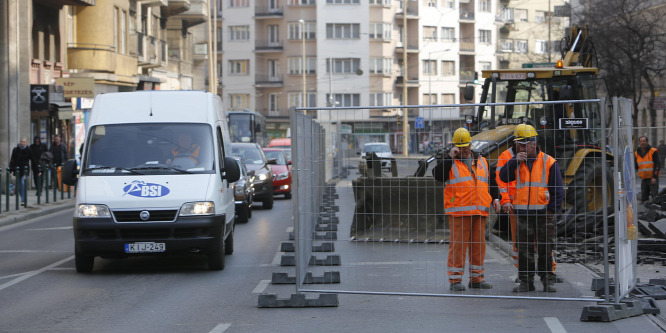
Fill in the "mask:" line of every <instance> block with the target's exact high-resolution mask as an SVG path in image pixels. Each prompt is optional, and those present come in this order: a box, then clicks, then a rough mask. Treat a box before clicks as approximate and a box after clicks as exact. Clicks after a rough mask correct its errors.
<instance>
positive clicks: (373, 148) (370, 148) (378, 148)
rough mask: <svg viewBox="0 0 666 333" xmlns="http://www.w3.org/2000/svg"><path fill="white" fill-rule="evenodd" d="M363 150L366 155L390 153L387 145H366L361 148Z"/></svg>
mask: <svg viewBox="0 0 666 333" xmlns="http://www.w3.org/2000/svg"><path fill="white" fill-rule="evenodd" d="M363 150H364V151H365V152H366V153H371V152H375V153H390V152H391V150H390V149H389V146H388V145H387V144H376V145H366V146H364V147H363Z"/></svg>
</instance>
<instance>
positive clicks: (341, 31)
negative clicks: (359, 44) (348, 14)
mask: <svg viewBox="0 0 666 333" xmlns="http://www.w3.org/2000/svg"><path fill="white" fill-rule="evenodd" d="M360 30H361V25H360V24H358V23H328V24H326V38H328V39H359V38H360Z"/></svg>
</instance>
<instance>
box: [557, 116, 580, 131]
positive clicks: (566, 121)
mask: <svg viewBox="0 0 666 333" xmlns="http://www.w3.org/2000/svg"><path fill="white" fill-rule="evenodd" d="M560 129H587V118H560Z"/></svg>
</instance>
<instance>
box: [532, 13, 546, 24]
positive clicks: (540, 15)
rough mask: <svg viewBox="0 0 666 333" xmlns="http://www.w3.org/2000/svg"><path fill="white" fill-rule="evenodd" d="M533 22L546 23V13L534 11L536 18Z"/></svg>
mask: <svg viewBox="0 0 666 333" xmlns="http://www.w3.org/2000/svg"><path fill="white" fill-rule="evenodd" d="M534 22H536V23H544V22H546V12H544V11H542V10H537V11H536V17H535V18H534Z"/></svg>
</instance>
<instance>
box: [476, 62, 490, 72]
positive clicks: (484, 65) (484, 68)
mask: <svg viewBox="0 0 666 333" xmlns="http://www.w3.org/2000/svg"><path fill="white" fill-rule="evenodd" d="M479 66H481V70H482V71H487V70H490V66H491V64H490V62H489V61H479Z"/></svg>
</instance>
